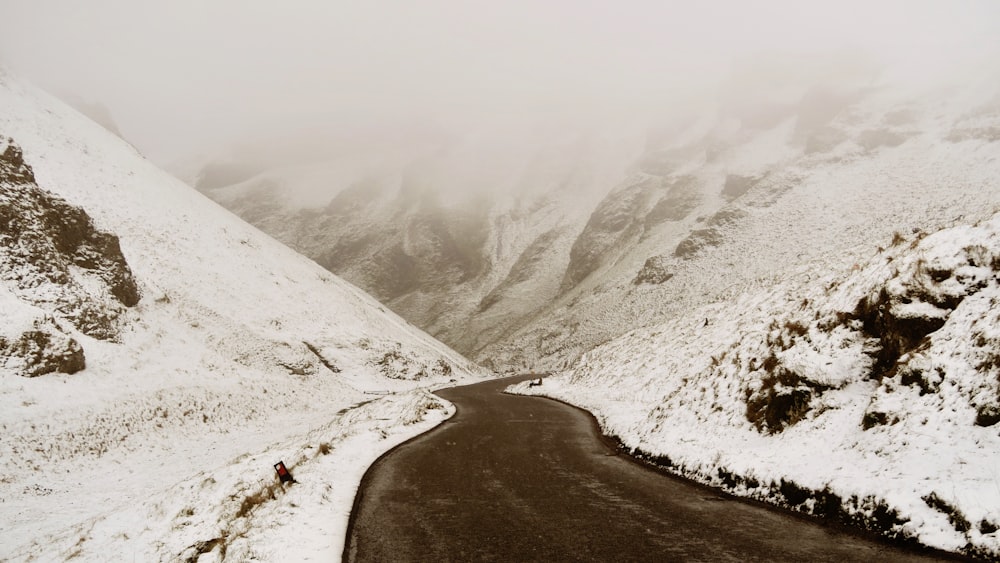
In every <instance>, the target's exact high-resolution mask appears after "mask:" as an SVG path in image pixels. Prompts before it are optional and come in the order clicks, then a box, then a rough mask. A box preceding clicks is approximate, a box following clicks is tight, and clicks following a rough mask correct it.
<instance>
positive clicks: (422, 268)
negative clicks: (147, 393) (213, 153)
mask: <svg viewBox="0 0 1000 563" xmlns="http://www.w3.org/2000/svg"><path fill="white" fill-rule="evenodd" d="M984 76H985V78H983V77H980V79H976V80H971V79H970V80H967V81H966V82H963V84H962V85H961V86H956V87H953V88H950V89H949V88H934V89H931V88H925V87H918V86H916V85H907V86H903V85H901V84H898V83H895V82H893V81H892V80H890V79H889V78H885V79H883V80H882V81H881V82H880V81H877V80H874V79H872V78H871V77H870V76H868V75H864V76H862V77H861V78H857V77H854V78H853V79H849V78H844V77H831V78H829V79H825V80H819V81H816V82H810V83H804V84H802V83H795V84H793V86H794V87H791V88H784V89H782V90H781V92H780V93H778V94H776V93H774V92H771V91H770V90H767V89H765V90H763V91H759V92H758V91H755V90H753V88H751V87H749V86H747V85H746V84H743V83H739V82H734V83H732V84H727V85H726V86H725V87H724V88H723V89H722V90H723V94H724V95H722V96H720V99H719V100H716V101H714V102H713V101H710V100H707V101H706V107H705V108H702V110H700V113H699V112H694V111H692V113H691V114H690V115H684V116H681V117H677V118H675V119H673V120H670V121H667V122H666V123H667V124H666V125H662V124H660V125H658V124H656V123H653V122H650V123H645V124H643V125H644V126H642V127H639V126H635V124H634V123H633V124H630V125H629V126H624V125H620V124H616V127H610V126H608V127H606V129H603V130H602V129H600V128H596V127H595V128H594V129H590V130H586V131H583V130H572V129H565V130H557V131H551V130H543V131H541V132H538V133H537V134H533V135H532V134H527V133H524V134H523V135H522V136H520V137H517V136H516V135H515V136H514V137H515V138H514V139H510V138H506V139H504V138H502V136H499V134H498V138H492V137H489V135H488V134H485V133H484V135H483V136H469V137H459V138H446V139H444V140H440V141H437V144H433V145H431V146H426V145H425V146H416V145H413V146H411V145H407V147H408V150H403V149H401V148H399V147H396V148H395V149H394V150H393V151H387V152H385V153H382V155H381V158H376V157H375V156H373V155H372V154H370V153H367V152H366V153H365V155H366V156H365V158H360V157H358V155H356V154H354V153H348V152H345V153H338V152H336V151H334V154H332V155H327V156H325V157H323V158H319V157H317V159H316V160H313V161H312V164H310V165H303V164H292V165H288V166H283V167H282V166H272V167H266V166H265V167H264V168H265V169H264V170H263V171H261V170H260V168H261V163H260V161H259V160H251V161H249V162H250V163H253V164H254V165H255V166H252V165H251V164H250V163H248V164H247V165H245V166H242V167H241V166H239V165H238V164H237V163H225V162H220V163H215V164H214V165H213V164H210V165H209V166H206V167H205V168H204V169H203V180H205V184H204V188H205V191H206V193H207V194H208V195H210V197H212V198H213V199H215V200H216V201H219V202H220V203H222V204H223V205H224V206H226V207H228V208H229V209H231V210H233V211H234V212H236V213H237V214H238V215H240V216H241V217H243V218H244V219H246V220H247V221H249V222H251V223H253V224H254V225H256V226H258V227H260V228H261V229H263V230H264V231H266V232H268V233H270V234H272V235H274V236H275V237H276V238H278V239H280V240H282V241H283V242H285V243H287V244H289V245H290V246H291V247H293V248H295V249H297V250H299V251H300V252H302V253H304V254H306V255H307V256H310V257H312V258H313V259H315V260H316V261H317V262H318V263H320V264H321V265H323V266H325V267H327V268H328V269H330V270H331V271H334V272H337V273H339V274H342V275H344V276H345V278H346V279H348V280H350V281H352V282H353V283H356V284H358V285H359V286H360V287H363V288H365V289H366V290H367V291H369V292H370V293H371V294H372V295H374V296H376V297H377V298H379V299H380V300H381V301H382V302H383V303H385V304H386V305H387V306H389V307H390V308H392V309H393V310H395V311H396V312H398V313H400V314H401V315H403V316H404V317H405V318H407V319H409V320H410V321H411V322H413V323H414V324H417V325H418V326H421V327H422V328H424V329H425V330H427V331H428V332H430V333H431V334H433V335H435V336H437V337H439V338H441V339H442V340H443V341H445V342H447V343H449V344H450V345H452V346H454V347H455V348H456V349H457V350H460V351H462V352H463V353H465V354H467V355H468V356H469V357H472V358H474V359H476V360H477V361H479V362H480V363H483V364H484V365H488V366H495V367H496V368H497V369H501V370H508V371H511V372H519V371H523V370H534V369H546V368H547V369H558V368H560V367H565V366H567V365H569V364H571V363H572V361H573V360H575V358H577V357H578V356H579V355H580V354H582V353H583V352H585V351H587V350H589V349H590V348H592V347H594V346H596V345H598V344H601V343H603V342H606V341H608V340H609V339H611V338H615V337H617V336H620V335H621V334H624V333H625V332H628V331H629V330H632V329H635V328H638V327H642V326H651V325H654V324H657V323H659V322H662V321H663V320H664V319H666V318H669V317H670V316H671V315H674V314H676V313H677V312H679V311H684V310H687V309H689V308H691V307H695V306H699V305H702V304H705V303H708V302H711V301H713V300H716V299H720V298H724V297H725V296H727V295H732V294H734V292H738V291H739V289H740V288H742V287H748V286H754V285H759V284H767V283H770V282H772V281H774V280H776V279H779V278H780V277H781V275H782V272H783V271H785V270H788V269H796V268H799V267H805V266H807V265H808V264H811V263H819V264H826V263H827V262H833V263H835V264H836V265H837V266H838V267H841V266H844V265H846V266H850V265H852V264H853V263H855V262H856V261H857V260H859V259H861V258H862V257H864V256H866V255H867V254H868V253H870V252H871V251H873V250H874V249H875V248H876V247H877V245H878V244H879V241H882V240H884V239H886V238H888V237H891V236H892V234H893V232H895V231H897V230H898V231H901V232H910V231H912V230H913V229H922V230H932V229H937V228H940V227H942V226H946V225H948V224H950V222H951V221H953V220H954V219H956V218H959V217H965V218H966V219H968V220H976V219H979V218H983V217H985V216H987V215H988V214H989V213H991V212H992V210H993V209H994V207H995V205H996V204H997V202H1000V186H998V184H997V183H996V182H994V181H992V179H993V178H996V177H997V175H998V174H1000V159H997V158H996V156H997V147H998V146H1000V145H998V144H997V140H998V139H1000V134H998V133H997V131H998V127H1000V96H998V89H997V87H996V84H989V83H988V81H989V75H984ZM734 80H735V79H734ZM980 82H982V84H980ZM734 92H739V95H737V94H735V93H734ZM709 102H711V103H709ZM610 130H613V131H616V132H615V133H613V134H611V133H607V131H610ZM600 131H604V133H602V134H598V132H600ZM507 133H508V134H509V135H512V134H511V133H510V132H507ZM522 133H523V132H522ZM515 141H520V142H515ZM511 147H516V148H511ZM347 163H351V164H352V166H348V165H347ZM227 179H229V180H235V179H239V181H235V182H232V183H228V184H227V183H226V180H227Z"/></svg>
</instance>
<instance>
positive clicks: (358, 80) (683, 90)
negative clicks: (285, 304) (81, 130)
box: [0, 0, 1000, 163]
mask: <svg viewBox="0 0 1000 563" xmlns="http://www.w3.org/2000/svg"><path fill="white" fill-rule="evenodd" d="M848 48H855V49H862V50H864V51H866V52H869V53H872V54H873V55H874V56H876V57H877V58H879V59H880V60H883V61H892V64H902V63H904V62H906V61H909V63H910V66H909V70H910V71H911V72H912V73H913V74H914V75H919V74H920V72H922V71H921V70H920V69H927V68H948V67H950V66H953V65H960V64H961V63H962V61H964V60H965V59H966V58H968V57H969V56H971V55H974V54H977V53H978V54H983V53H993V54H996V53H998V52H1000V2H997V1H994V0H983V1H958V0H954V1H951V0H940V1H932V2H922V1H918V0H898V1H896V0H884V1H879V0H864V1H855V0H837V1H828V2H809V1H802V0H794V1H793V0H782V1H777V0H775V1H753V2H749V1H747V2H744V1H730V2H722V1H716V2H702V1H695V0H688V1H686V2H678V1H662V2H655V1H607V2H587V1H576V0H550V1H546V0H533V1H521V0H507V1H498V0H491V1H482V2H480V1H458V0H436V1H417V0H413V1H398V2H385V1H378V0H365V1H361V0H359V1H356V2H345V1H338V0H288V1H281V2H278V1H269V2H263V1H258V0H171V1H169V2H152V1H147V0H88V1H86V2H81V1H78V0H0V62H2V63H3V64H4V65H6V66H8V67H9V68H11V69H12V70H14V71H15V72H18V73H19V74H21V75H23V76H26V77H28V78H29V79H31V80H32V81H34V82H35V83H36V84H38V85H40V86H42V87H43V88H46V89H48V90H50V91H52V92H55V93H59V94H61V95H66V94H72V95H76V96H79V97H81V98H83V99H86V100H89V101H97V102H100V103H103V104H104V105H106V106H107V107H108V108H109V109H110V111H111V113H112V114H113V115H114V117H115V120H116V121H117V122H118V125H119V126H120V129H121V130H122V132H123V133H124V135H125V136H126V138H128V139H129V140H130V141H132V142H133V143H135V144H136V145H137V146H139V148H140V149H142V150H143V151H144V152H145V153H146V154H147V155H148V156H150V157H151V158H153V160H155V161H158V162H160V163H166V162H169V161H171V160H173V159H178V158H185V157H190V156H193V155H195V154H198V153H204V152H209V153H210V152H212V151H218V150H222V148H224V147H226V146H229V145H231V144H233V143H234V142H237V141H238V140H239V139H241V138H245V137H247V136H255V135H262V134H266V132H267V131H270V130H273V129H274V128H276V127H289V126H292V127H316V128H327V127H344V128H347V129H349V128H351V127H385V128H393V127H397V126H402V125H405V124H407V123H428V122H438V121H445V122H448V123H451V124H453V125H454V124H463V123H476V122H478V121H479V120H489V119H494V120H496V119H500V120H503V119H512V118H523V117H524V116H531V115H561V116H564V117H566V118H567V119H572V118H574V117H575V116H583V115H594V114H606V115H611V116H614V115H616V112H622V111H626V110H629V111H635V110H636V109H643V110H645V109H649V108H654V107H656V106H658V105H659V106H666V105H670V104H672V103H674V102H678V101H680V100H683V99H686V98H689V97H690V96H691V95H692V94H693V93H694V94H697V95H699V96H700V95H702V91H703V90H704V89H705V88H708V87H710V86H711V85H712V84H713V82H714V81H715V80H716V79H717V78H718V77H719V76H721V75H723V74H724V73H725V72H727V71H728V69H729V68H730V64H731V61H732V59H733V58H734V57H745V56H747V54H749V53H757V54H762V56H765V57H766V56H771V55H773V54H775V53H785V54H789V53H790V54H794V55H796V56H799V57H804V58H808V57H809V56H812V55H813V54H817V53H821V52H827V51H830V50H838V49H848ZM901 68H902V67H901ZM914 70H916V72H914ZM454 126H461V125H454Z"/></svg>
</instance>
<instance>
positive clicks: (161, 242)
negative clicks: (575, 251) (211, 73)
mask: <svg viewBox="0 0 1000 563" xmlns="http://www.w3.org/2000/svg"><path fill="white" fill-rule="evenodd" d="M0 138H2V139H3V142H0V153H3V154H4V155H5V159H6V157H10V158H9V159H6V160H5V162H7V161H9V162H10V163H11V164H10V166H6V165H5V166H6V167H5V168H4V169H3V178H0V190H2V192H0V196H2V197H0V208H3V209H6V210H7V211H10V212H11V213H12V215H11V217H14V218H17V219H18V220H19V221H20V219H22V218H28V217H37V220H36V219H32V220H30V221H29V220H27V219H26V220H25V221H20V222H16V223H11V222H10V221H8V220H7V219H5V220H4V221H5V222H4V231H3V233H2V236H0V242H2V243H3V245H4V248H5V249H6V250H5V251H4V253H3V254H0V256H2V257H3V263H2V264H0V267H2V268H3V276H0V280H2V283H0V312H2V313H3V319H4V320H3V325H2V327H0V351H3V352H4V353H5V354H7V353H8V352H9V351H10V350H11V349H14V348H17V350H20V351H22V352H24V351H25V350H27V351H28V352H30V351H31V350H33V349H34V348H31V346H35V345H41V346H43V347H44V346H45V345H46V342H48V343H51V342H57V341H58V342H63V340H59V338H65V339H66V342H67V344H66V346H68V348H66V350H68V351H69V352H68V353H76V352H79V353H80V354H81V358H79V360H80V361H76V360H74V361H72V362H70V363H68V364H67V363H63V364H60V363H58V362H56V363H53V364H52V365H51V366H48V367H45V368H44V369H40V370H35V371H31V370H25V369H23V368H24V367H25V366H26V365H28V364H30V362H32V361H34V360H33V358H35V356H33V355H32V354H33V353H28V352H25V353H23V354H21V355H20V356H17V357H14V356H9V357H5V358H3V361H2V362H0V428H2V433H0V497H2V499H3V502H2V503H0V559H14V560H20V559H32V558H37V557H41V558H43V559H50V558H68V557H83V558H84V559H88V560H89V559H93V560H106V559H107V558H109V557H111V558H128V557H134V558H137V559H142V560H156V559H161V560H174V559H178V558H180V559H185V558H191V557H197V555H198V554H199V553H207V552H210V551H214V553H215V555H218V554H220V553H226V552H227V550H228V554H230V555H231V556H237V557H239V556H240V554H241V553H242V554H243V556H245V557H250V556H251V555H252V553H251V552H252V551H253V550H257V551H256V553H257V554H258V555H260V554H261V553H264V554H266V553H268V552H269V549H272V548H274V546H281V545H284V546H297V547H296V549H298V550H299V551H300V552H302V551H303V550H305V551H306V552H308V553H311V554H313V555H316V554H317V553H333V554H336V553H339V549H340V548H339V546H338V542H342V540H343V538H342V537H340V538H339V539H338V538H337V532H338V528H337V526H338V525H341V526H342V525H346V517H347V512H348V511H349V508H350V503H351V500H352V497H353V490H354V488H355V487H356V486H357V481H358V480H359V479H360V476H361V473H363V471H364V468H365V466H366V464H367V463H369V462H370V461H372V460H373V459H374V457H376V456H377V455H378V454H379V452H381V451H384V450H385V449H388V448H389V447H390V446H391V445H392V444H393V443H395V442H398V441H400V440H402V439H405V438H406V437H407V436H410V435H412V434H414V433H415V432H417V431H418V430H419V429H420V428H425V427H426V426H427V425H428V424H431V423H432V421H434V420H440V415H441V413H443V412H445V411H444V410H443V409H446V408H447V407H446V406H445V405H443V404H441V403H440V402H439V401H438V400H436V399H435V398H433V397H432V396H430V395H429V394H427V392H426V390H425V389H426V388H427V387H428V386H434V385H441V384H447V383H448V382H449V381H452V380H456V379H467V378H469V377H471V376H482V375H484V374H483V372H482V371H481V370H480V369H479V368H478V367H476V366H475V365H473V364H471V363H470V362H468V361H467V360H465V359H464V358H462V357H461V356H460V355H458V354H456V353H455V352H453V351H451V350H450V349H448V348H447V347H445V346H444V345H442V344H440V343H439V342H437V341H435V340H434V339H433V338H431V337H429V336H427V335H426V334H424V333H423V332H421V331H420V330H418V329H416V328H415V327H413V326H411V325H410V324H409V323H407V322H406V321H404V320H402V319H401V318H399V317H398V316H396V315H395V314H393V313H391V312H387V311H386V310H385V309H384V307H382V306H381V305H379V304H378V303H377V302H376V301H375V300H373V299H372V298H370V297H369V296H367V295H365V294H364V293H363V292H361V291H360V290H358V289H356V288H355V287H353V286H351V285H350V284H348V283H346V282H344V281H342V280H340V279H339V278H337V277H336V276H334V275H332V274H330V273H329V272H327V271H326V270H324V269H322V268H321V267H319V266H318V265H316V264H315V263H313V262H311V261H310V260H308V259H306V258H304V257H302V256H300V255H298V254H295V253H294V252H292V251H291V250H289V249H287V248H286V247H284V246H283V245H281V244H280V243H278V242H276V241H274V240H273V239H271V238H270V237H268V236H267V235H264V234H262V233H260V232H259V231H257V230H256V229H254V228H253V227H251V226H249V225H248V224H246V223H244V222H243V221H242V220H240V219H238V218H236V217H234V216H232V215H231V214H230V213H229V212H227V211H225V210H223V209H222V208H220V207H218V206H217V205H216V204H214V203H212V202H211V201H210V200H208V199H207V198H205V197H204V196H203V195H201V194H200V193H198V192H196V191H195V190H193V189H191V188H189V187H188V186H186V185H184V184H183V183H181V182H179V181H177V180H176V179H174V178H173V177H171V176H170V175H168V174H166V173H165V172H162V171H160V170H159V169H157V168H156V167H155V166H153V165H152V164H150V163H149V162H147V161H146V160H145V159H144V158H142V157H141V155H139V154H137V153H136V151H135V150H134V149H133V148H132V147H131V146H129V145H128V144H127V143H125V142H123V141H121V140H120V139H118V138H115V137H114V136H113V135H111V134H109V133H108V132H107V131H105V130H104V129H103V128H101V127H100V126H99V125H97V124H95V123H92V122H90V121H88V120H86V119H85V118H83V117H82V116H80V115H79V114H77V113H76V112H75V111H73V110H72V109H70V108H68V107H66V106H64V105H63V104H61V103H59V102H58V101H56V100H55V99H53V98H51V97H50V96H48V95H46V94H44V93H42V92H40V91H38V90H36V89H35V88H33V87H31V86H29V85H27V84H25V83H24V82H22V81H21V80H19V79H18V78H16V77H14V76H12V75H10V74H7V73H6V72H4V71H0ZM21 158H23V165H21V164H18V163H19V162H20V159H21ZM11 210H12V211H11ZM5 212H6V211H5ZM8 219H10V218H8ZM60 220H61V221H62V222H63V223H64V224H65V225H62V226H61V225H60V223H59V221H60ZM66 225H70V226H69V227H67V226H66ZM81 237H82V238H81ZM81 241H84V242H81ZM86 241H92V242H86ZM84 243H85V244H86V245H89V246H86V245H85V246H80V245H81V244H84ZM118 248H120V254H116V253H115V252H117V251H118ZM24 249H48V250H46V252H49V253H50V256H51V264H50V265H46V263H44V262H39V261H37V260H36V261H34V262H33V261H31V260H28V259H24V257H26V256H27V257H29V258H30V255H31V252H27V253H26V251H24ZM102 252H104V253H105V255H104V256H103V257H102V256H101V253H102ZM50 266H51V268H56V269H51V268H50ZM115 268H117V270H115ZM109 280H111V281H109ZM114 280H126V281H131V283H132V284H133V286H132V291H136V290H137V295H136V294H131V293H129V292H127V291H124V292H122V291H119V292H118V293H116V291H118V289H121V288H117V286H116V285H115V284H114V283H111V282H112V281H114ZM122 283H125V282H122ZM122 288H124V289H128V284H127V283H125V285H124V286H122ZM88 311H91V312H93V313H92V314H91V313H88ZM88 315H89V316H88ZM95 315H96V316H95ZM90 318H96V319H98V320H100V321H101V323H104V324H100V323H99V326H97V328H96V329H95V328H94V326H96V325H93V323H91V324H87V322H84V321H86V320H87V319H90ZM81 319H82V320H81ZM105 321H106V322H105ZM39 327H41V330H43V331H47V334H51V335H52V337H51V338H48V337H45V338H42V337H36V336H35V335H36V333H37V332H38V330H39ZM31 331H35V332H31ZM24 335H28V337H26V338H21V337H22V336H24ZM19 338H20V339H21V340H18V339H19ZM46 338H48V340H46ZM4 342H7V343H8V344H9V343H10V342H15V343H20V344H17V346H14V347H13V348H11V347H10V346H7V345H5V344H4ZM68 342H75V343H77V346H78V348H79V350H77V349H76V348H74V347H73V346H72V344H69V343H68ZM38 343H41V344H38ZM74 350H76V352H74ZM60 353H61V352H60ZM68 357H69V356H68ZM26 358H27V359H26ZM69 358H70V359H73V358H72V357H69ZM50 368H51V369H50ZM81 368H83V369H81ZM24 375H35V376H36V377H24ZM373 399H375V400H374V401H373ZM434 413H438V414H437V415H435V414H434ZM425 415H426V416H429V418H427V419H426V421H424V420H425ZM422 421H424V422H422ZM324 454H328V455H324ZM281 458H284V460H285V461H286V463H288V464H289V465H290V466H293V467H294V468H295V469H297V470H298V475H300V480H301V484H300V485H294V486H293V488H292V489H290V490H288V491H285V490H284V489H281V488H275V487H274V486H273V485H271V484H270V483H271V482H272V481H273V473H274V471H273V469H272V467H271V465H272V464H273V463H276V462H277V461H278V460H279V459H281ZM323 466H326V467H327V468H328V469H332V470H333V471H335V472H334V473H327V472H326V471H318V469H319V468H321V467H323ZM301 475H310V476H311V478H310V479H303V478H301ZM303 498H311V499H313V500H310V501H305V500H303ZM290 499H291V500H290ZM274 511H279V512H282V513H288V512H289V511H291V512H295V511H298V514H299V516H300V517H301V518H302V519H304V520H305V523H302V524H301V525H300V526H298V527H297V528H295V529H290V528H281V529H278V530H269V529H267V526H269V524H267V523H266V521H265V520H263V519H255V518H256V517H255V514H258V515H259V514H265V513H268V512H272V513H273V512H274ZM322 514H334V515H336V518H337V519H339V520H337V519H335V520H334V521H332V522H331V521H330V520H328V519H326V518H324V519H323V520H322V521H320V520H319V519H318V518H317V519H315V520H310V519H311V518H312V517H314V516H317V517H318V515H322ZM327 518H328V517H327ZM341 520H342V521H341ZM338 521H340V524H338ZM340 532H341V534H342V533H343V530H342V529H341V530H340ZM313 547H315V550H313V551H309V550H310V549H312V548H313Z"/></svg>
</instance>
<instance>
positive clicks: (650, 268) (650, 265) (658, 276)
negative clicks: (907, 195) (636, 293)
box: [632, 256, 674, 285]
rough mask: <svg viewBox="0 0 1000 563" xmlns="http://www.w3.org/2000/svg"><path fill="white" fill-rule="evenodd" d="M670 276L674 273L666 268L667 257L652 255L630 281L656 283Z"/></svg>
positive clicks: (639, 283)
mask: <svg viewBox="0 0 1000 563" xmlns="http://www.w3.org/2000/svg"><path fill="white" fill-rule="evenodd" d="M672 277H674V274H673V273H672V272H671V271H670V270H669V268H668V262H667V259H666V258H665V257H663V256H652V257H650V258H648V259H647V260H646V263H645V264H643V265H642V269H640V270H639V273H638V274H636V276H635V279H634V280H632V283H633V284H635V285H642V284H644V283H648V284H654V285H658V284H661V283H663V282H665V281H667V280H669V279H670V278H672Z"/></svg>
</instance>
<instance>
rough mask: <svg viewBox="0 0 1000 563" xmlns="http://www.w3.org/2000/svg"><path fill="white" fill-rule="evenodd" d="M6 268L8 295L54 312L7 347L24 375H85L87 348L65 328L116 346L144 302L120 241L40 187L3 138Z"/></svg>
mask: <svg viewBox="0 0 1000 563" xmlns="http://www.w3.org/2000/svg"><path fill="white" fill-rule="evenodd" d="M0 266H2V269H0V282H2V283H3V285H4V287H5V290H6V291H9V292H10V294H11V295H12V296H13V297H14V298H16V299H17V300H19V301H20V302H22V303H24V304H27V305H30V306H32V307H34V308H37V309H39V310H41V311H45V312H46V313H47V315H45V316H44V317H40V318H39V317H37V315H35V316H36V320H35V321H34V322H33V324H32V325H31V326H29V327H25V328H24V329H23V331H22V332H20V333H19V334H13V335H12V334H7V335H5V336H4V338H3V341H2V343H0V348H2V350H3V352H2V353H3V355H4V357H5V358H6V360H5V362H6V364H7V365H8V367H9V366H11V365H15V364H16V365H17V366H19V367H17V369H16V371H18V372H20V373H21V374H22V375H29V376H30V375H40V374H42V373H48V372H51V371H62V372H66V373H72V372H73V371H77V370H79V369H82V367H83V352H82V349H81V348H80V346H79V344H78V343H76V342H75V340H73V339H72V338H71V337H70V336H68V335H67V334H65V332H64V331H63V330H62V329H61V328H60V327H61V326H64V323H65V324H66V325H69V326H72V327H73V328H75V329H76V330H78V331H80V332H82V333H83V334H86V335H88V336H91V337H94V338H97V339H102V340H115V339H117V338H118V335H119V317H120V316H121V314H122V312H123V311H124V309H125V308H126V307H131V306H134V305H135V304H137V303H138V302H139V290H138V287H137V286H136V282H135V278H134V277H133V275H132V271H131V269H130V268H129V266H128V263H127V262H126V261H125V257H124V256H123V255H122V252H121V248H120V246H119V243H118V237H116V236H115V235H113V234H111V233H106V232H103V231H100V230H98V229H97V228H96V227H95V226H94V223H93V220H92V219H91V218H90V216H89V215H87V213H86V212H85V211H84V210H83V209H81V208H79V207H76V206H74V205H71V204H69V203H67V202H66V201H65V200H63V199H62V198H60V197H57V196H55V195H53V194H51V193H49V192H47V191H45V190H43V189H41V188H40V187H38V185H37V184H36V183H35V176H34V172H33V171H32V169H31V167H30V166H28V165H27V164H26V163H25V162H24V158H23V156H22V153H21V149H20V148H19V147H18V146H17V145H16V144H15V143H14V142H13V141H12V140H9V139H2V138H0ZM12 357H16V358H19V359H17V360H16V361H14V360H11V358H12ZM12 362H13V363H12Z"/></svg>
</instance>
